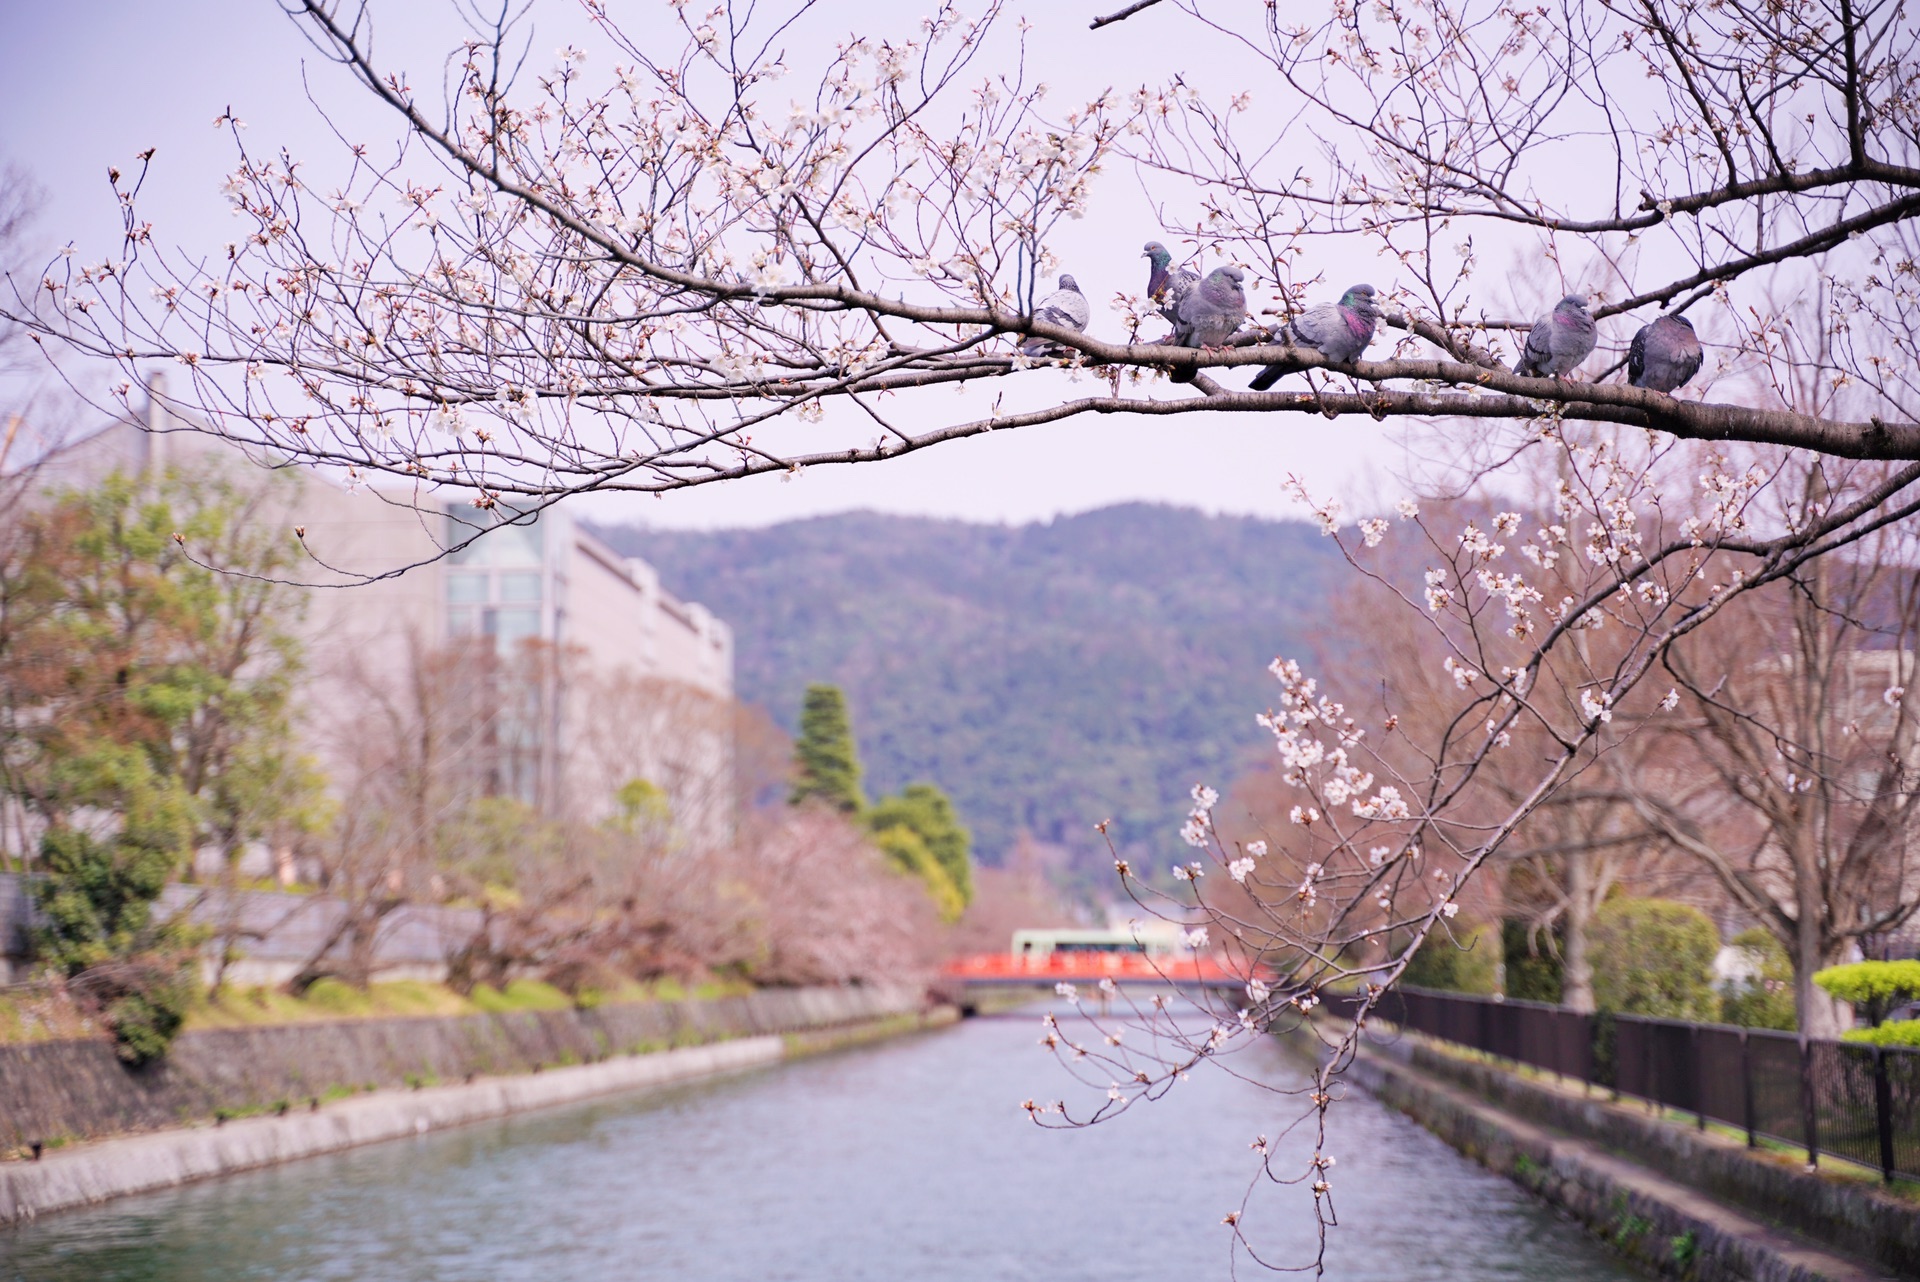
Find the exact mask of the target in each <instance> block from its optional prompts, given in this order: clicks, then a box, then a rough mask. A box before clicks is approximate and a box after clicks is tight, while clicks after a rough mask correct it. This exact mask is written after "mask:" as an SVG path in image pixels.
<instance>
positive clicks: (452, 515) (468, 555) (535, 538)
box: [447, 505, 546, 568]
mask: <svg viewBox="0 0 1920 1282" xmlns="http://www.w3.org/2000/svg"><path fill="white" fill-rule="evenodd" d="M495 511H496V512H497V513H498V515H499V519H498V520H497V521H494V520H490V519H489V518H487V517H476V516H474V515H473V514H472V509H471V508H467V509H455V510H451V511H449V512H448V513H447V542H448V543H449V544H459V543H466V546H465V547H462V548H459V549H458V550H457V551H455V552H454V553H453V554H452V555H451V557H450V558H449V559H450V560H451V561H452V562H453V563H454V564H455V565H470V566H482V565H499V566H511V567H514V568H532V567H535V566H539V565H542V564H544V563H545V560H546V557H545V551H544V549H545V546H546V540H545V537H544V534H543V531H542V529H541V526H540V524H539V522H538V520H537V519H536V518H533V517H523V516H516V515H515V513H513V512H512V511H510V510H508V509H507V508H506V507H505V505H501V506H500V507H498V508H496V509H495ZM476 534H479V535H481V536H482V537H480V538H477V539H476V538H474V535H476ZM469 539H472V540H473V541H472V542H471V543H467V540H469Z"/></svg>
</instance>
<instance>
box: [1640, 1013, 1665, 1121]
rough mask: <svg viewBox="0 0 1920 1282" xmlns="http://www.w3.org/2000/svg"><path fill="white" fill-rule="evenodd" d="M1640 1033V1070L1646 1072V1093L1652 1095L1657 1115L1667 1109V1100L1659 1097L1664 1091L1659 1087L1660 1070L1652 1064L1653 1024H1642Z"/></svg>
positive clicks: (1654, 1110)
mask: <svg viewBox="0 0 1920 1282" xmlns="http://www.w3.org/2000/svg"><path fill="white" fill-rule="evenodd" d="M1640 1033H1641V1035H1640V1071H1641V1072H1643V1073H1645V1074H1646V1082H1647V1094H1648V1095H1650V1096H1652V1097H1653V1098H1652V1101H1651V1103H1652V1108H1653V1115H1654V1116H1655V1117H1659V1116H1661V1115H1662V1114H1664V1113H1665V1112H1666V1111H1667V1102H1666V1101H1665V1100H1664V1099H1661V1098H1660V1097H1661V1096H1662V1095H1663V1094H1665V1092H1664V1091H1662V1090H1661V1089H1660V1072H1659V1069H1657V1068H1656V1067H1655V1066H1654V1057H1653V1025H1652V1024H1651V1023H1648V1024H1645V1025H1643V1026H1642V1027H1641V1030H1640Z"/></svg>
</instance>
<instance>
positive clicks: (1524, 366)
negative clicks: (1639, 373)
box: [1513, 294, 1596, 378]
mask: <svg viewBox="0 0 1920 1282" xmlns="http://www.w3.org/2000/svg"><path fill="white" fill-rule="evenodd" d="M1595 337H1596V335H1595V333H1594V330H1593V317H1592V315H1590V314H1589V313H1588V311H1587V298H1586V295H1584V294H1568V295H1567V296H1566V297H1565V298H1563V299H1561V300H1560V301H1559V302H1557V303H1555V304H1554V305H1553V310H1552V311H1550V312H1548V313H1547V314H1546V315H1545V316H1542V317H1541V318H1540V319H1539V320H1537V321H1535V322H1534V323H1533V328H1532V329H1530V330H1528V331H1527V345H1526V347H1525V348H1524V349H1522V351H1521V352H1520V360H1519V362H1518V363H1516V364H1515V365H1514V367H1513V372H1514V373H1516V374H1526V375H1529V376H1531V377H1533V378H1559V377H1560V376H1561V375H1563V374H1569V373H1572V372H1573V367H1574V366H1576V365H1578V364H1579V363H1580V362H1581V361H1584V360H1585V359H1587V357H1588V356H1589V355H1590V354H1591V353H1592V352H1593V343H1594V339H1595Z"/></svg>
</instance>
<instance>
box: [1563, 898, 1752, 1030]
mask: <svg viewBox="0 0 1920 1282" xmlns="http://www.w3.org/2000/svg"><path fill="white" fill-rule="evenodd" d="M1587 940H1588V956H1589V957H1590V958H1591V959H1592V962H1593V1000H1594V1005H1595V1006H1596V1007H1597V1008H1598V1009H1600V1010H1603V1011H1610V1012H1613V1013H1615V1014H1620V1015H1650V1016H1653V1017H1655V1018H1658V1019H1691V1020H1701V1021H1707V1020H1713V1019H1717V1018H1719V1015H1720V996H1719V994H1718V993H1716V992H1714V989H1713V959H1714V956H1715V955H1716V954H1717V953H1718V952H1719V951H1720V935H1719V932H1717V931H1716V930H1714V928H1713V923H1712V922H1710V921H1708V920H1707V918H1706V915H1705V914H1704V913H1702V912H1701V911H1700V910H1699V909H1697V908H1689V907H1688V906H1687V905H1685V904H1676V903H1674V902H1672V901H1671V900H1665V899H1615V900H1611V901H1609V902H1608V903H1605V904H1602V905H1601V906H1600V911H1599V912H1597V913H1595V914H1594V916H1593V926H1592V927H1591V929H1590V930H1589V931H1588V935H1587Z"/></svg>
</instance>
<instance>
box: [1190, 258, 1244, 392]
mask: <svg viewBox="0 0 1920 1282" xmlns="http://www.w3.org/2000/svg"><path fill="white" fill-rule="evenodd" d="M1245 278H1246V274H1245V273H1244V272H1242V271H1241V270H1240V269H1239V268H1238V267H1216V268H1214V269H1213V270H1212V271H1210V272H1208V273H1207V276H1206V279H1205V280H1203V281H1201V282H1200V283H1199V284H1198V285H1196V286H1194V287H1193V291H1192V292H1191V293H1189V294H1188V295H1187V296H1186V297H1185V298H1183V299H1181V300H1180V308H1179V312H1178V314H1177V315H1176V316H1175V317H1174V321H1173V341H1174V343H1176V344H1177V345H1179V346H1181V347H1219V346H1220V345H1221V344H1223V343H1225V342H1226V341H1227V339H1229V338H1231V337H1232V336H1233V332H1234V331H1235V330H1237V329H1239V328H1240V326H1241V324H1242V323H1243V322H1244V321H1245V320H1246V319H1247V291H1246V290H1245V289H1242V288H1241V286H1240V282H1241V281H1242V280H1244V279H1245ZM1193 376H1194V371H1192V370H1181V371H1179V372H1177V373H1175V374H1174V376H1173V381H1174V382H1176V383H1191V382H1192V381H1193Z"/></svg>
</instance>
